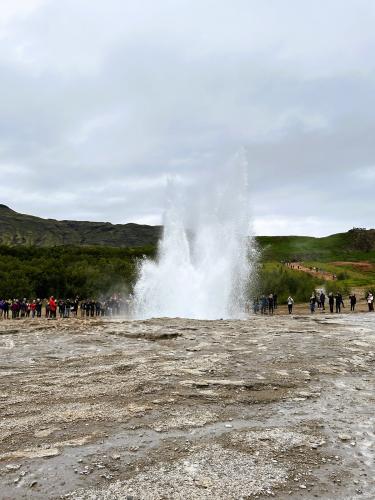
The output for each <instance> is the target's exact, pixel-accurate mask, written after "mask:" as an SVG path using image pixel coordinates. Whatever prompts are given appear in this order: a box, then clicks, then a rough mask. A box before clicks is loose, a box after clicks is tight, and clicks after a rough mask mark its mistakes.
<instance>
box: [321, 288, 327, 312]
mask: <svg viewBox="0 0 375 500" xmlns="http://www.w3.org/2000/svg"><path fill="white" fill-rule="evenodd" d="M320 303H321V305H322V309H323V311H325V310H326V307H325V303H326V296H325V293H324V292H323V290H322V292H321V294H320Z"/></svg>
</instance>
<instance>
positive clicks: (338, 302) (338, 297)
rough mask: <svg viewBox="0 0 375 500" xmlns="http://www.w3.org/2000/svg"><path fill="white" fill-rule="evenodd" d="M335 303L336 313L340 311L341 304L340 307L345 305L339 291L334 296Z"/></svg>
mask: <svg viewBox="0 0 375 500" xmlns="http://www.w3.org/2000/svg"><path fill="white" fill-rule="evenodd" d="M335 303H336V312H337V313H340V312H341V306H342V307H345V306H344V301H343V300H342V295H341V293H340V292H338V293H337V294H336V297H335Z"/></svg>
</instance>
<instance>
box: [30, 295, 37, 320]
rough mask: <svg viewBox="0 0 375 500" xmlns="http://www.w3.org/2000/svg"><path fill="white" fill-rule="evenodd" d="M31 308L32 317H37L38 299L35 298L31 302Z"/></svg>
mask: <svg viewBox="0 0 375 500" xmlns="http://www.w3.org/2000/svg"><path fill="white" fill-rule="evenodd" d="M30 309H31V317H32V318H35V313H36V300H35V299H34V300H33V301H32V302H31V304H30Z"/></svg>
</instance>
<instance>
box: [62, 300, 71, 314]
mask: <svg viewBox="0 0 375 500" xmlns="http://www.w3.org/2000/svg"><path fill="white" fill-rule="evenodd" d="M70 307H71V301H70V299H66V301H65V310H64V318H69V317H70Z"/></svg>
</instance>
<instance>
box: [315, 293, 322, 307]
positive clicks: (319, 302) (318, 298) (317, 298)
mask: <svg viewBox="0 0 375 500" xmlns="http://www.w3.org/2000/svg"><path fill="white" fill-rule="evenodd" d="M316 305H317V306H318V309H320V307H321V305H322V303H321V301H320V293H319V292H318V295H317V296H316Z"/></svg>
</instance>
